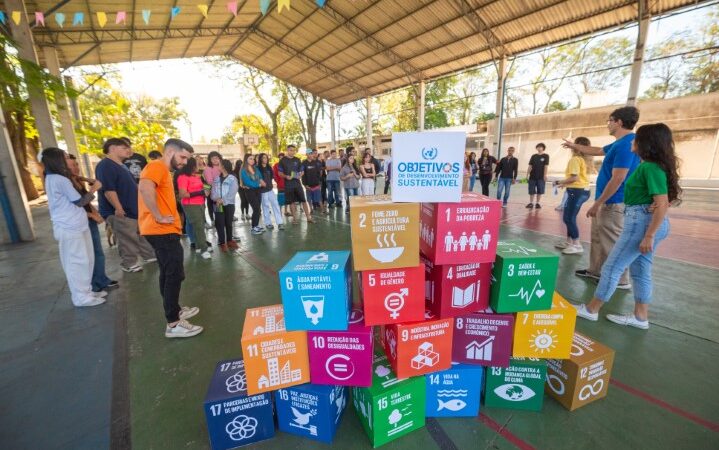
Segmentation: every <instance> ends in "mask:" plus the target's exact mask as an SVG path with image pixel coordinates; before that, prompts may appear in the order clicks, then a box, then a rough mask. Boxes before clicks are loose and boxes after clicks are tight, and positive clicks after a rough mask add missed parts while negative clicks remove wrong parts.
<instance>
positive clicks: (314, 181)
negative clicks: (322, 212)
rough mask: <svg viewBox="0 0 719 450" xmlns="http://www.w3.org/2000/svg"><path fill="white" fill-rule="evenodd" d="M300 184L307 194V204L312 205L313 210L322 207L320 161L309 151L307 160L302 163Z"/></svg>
mask: <svg viewBox="0 0 719 450" xmlns="http://www.w3.org/2000/svg"><path fill="white" fill-rule="evenodd" d="M302 172H303V174H302V182H303V183H304V185H305V190H306V193H307V202H309V203H311V204H312V208H313V209H315V210H316V209H321V207H322V161H320V160H319V159H318V153H317V152H316V151H314V150H313V151H311V152H309V153H307V159H306V160H304V161H303V162H302Z"/></svg>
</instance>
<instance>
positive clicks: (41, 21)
mask: <svg viewBox="0 0 719 450" xmlns="http://www.w3.org/2000/svg"><path fill="white" fill-rule="evenodd" d="M35 23H36V24H38V25H42V26H45V13H44V12H42V11H35Z"/></svg>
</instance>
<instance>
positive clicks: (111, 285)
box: [105, 280, 120, 289]
mask: <svg viewBox="0 0 719 450" xmlns="http://www.w3.org/2000/svg"><path fill="white" fill-rule="evenodd" d="M116 287H120V283H118V282H117V280H110V282H109V283H108V284H107V286H105V289H114V288H116Z"/></svg>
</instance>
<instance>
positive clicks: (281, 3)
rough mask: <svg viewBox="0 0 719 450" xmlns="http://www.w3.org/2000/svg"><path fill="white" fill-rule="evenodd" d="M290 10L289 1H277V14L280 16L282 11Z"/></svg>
mask: <svg viewBox="0 0 719 450" xmlns="http://www.w3.org/2000/svg"><path fill="white" fill-rule="evenodd" d="M285 8H287V9H292V8H291V7H290V0H277V12H278V13H279V14H282V10H283V9H285Z"/></svg>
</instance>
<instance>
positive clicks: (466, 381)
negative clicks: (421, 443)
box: [425, 363, 484, 417]
mask: <svg viewBox="0 0 719 450" xmlns="http://www.w3.org/2000/svg"><path fill="white" fill-rule="evenodd" d="M483 375H484V367H482V366H475V365H469V364H458V363H452V367H451V368H450V369H447V370H443V371H441V372H435V373H430V374H427V375H425V377H426V379H427V407H426V408H427V409H426V414H427V417H476V416H477V415H478V414H479V397H480V394H481V389H482V378H483Z"/></svg>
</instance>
